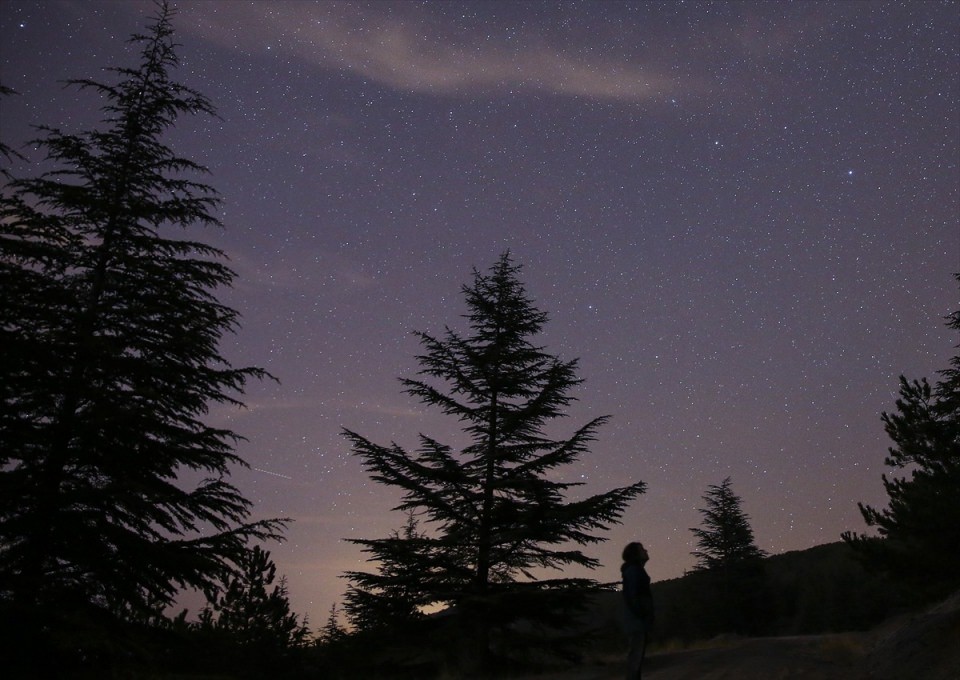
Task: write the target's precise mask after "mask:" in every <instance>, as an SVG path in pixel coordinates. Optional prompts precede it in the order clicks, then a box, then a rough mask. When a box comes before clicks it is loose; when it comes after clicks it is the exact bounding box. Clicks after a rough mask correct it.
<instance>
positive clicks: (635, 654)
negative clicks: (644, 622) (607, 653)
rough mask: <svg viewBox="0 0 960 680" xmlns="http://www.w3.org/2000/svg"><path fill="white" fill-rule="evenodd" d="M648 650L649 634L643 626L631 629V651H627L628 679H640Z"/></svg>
mask: <svg viewBox="0 0 960 680" xmlns="http://www.w3.org/2000/svg"><path fill="white" fill-rule="evenodd" d="M646 650H647V636H646V633H645V632H644V631H643V629H642V628H640V629H639V630H634V631H631V633H630V651H629V652H628V653H627V676H626V680H640V674H641V672H642V668H643V657H644V655H645V654H646Z"/></svg>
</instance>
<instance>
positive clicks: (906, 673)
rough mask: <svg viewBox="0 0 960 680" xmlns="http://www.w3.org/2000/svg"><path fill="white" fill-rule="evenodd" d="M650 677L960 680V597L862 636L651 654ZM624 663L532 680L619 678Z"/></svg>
mask: <svg viewBox="0 0 960 680" xmlns="http://www.w3.org/2000/svg"><path fill="white" fill-rule="evenodd" d="M643 677H644V679H645V680H788V679H796V680H894V679H898V680H899V679H903V678H907V679H910V680H960V593H957V594H956V595H954V596H953V597H952V598H950V599H949V600H947V601H946V602H944V603H942V604H941V605H938V606H937V607H934V608H931V609H930V610H928V611H926V612H923V613H921V614H916V615H912V616H907V617H903V618H901V619H898V620H894V621H890V622H888V623H886V624H884V625H883V626H880V627H879V628H877V629H875V630H873V631H869V632H865V633H840V634H835V635H811V636H800V637H782V638H753V639H739V640H737V639H734V640H729V639H728V640H717V641H714V642H712V643H707V644H706V645H704V646H701V647H699V648H695V649H688V650H681V651H662V652H654V653H651V654H649V655H648V656H647V662H646V663H645V664H644V673H643ZM621 678H623V660H622V659H621V658H610V659H603V660H602V661H600V662H597V663H594V664H592V665H588V666H581V667H579V668H576V669H570V670H567V671H563V672H556V673H552V674H543V675H536V676H531V677H530V678H529V680H620V679H621Z"/></svg>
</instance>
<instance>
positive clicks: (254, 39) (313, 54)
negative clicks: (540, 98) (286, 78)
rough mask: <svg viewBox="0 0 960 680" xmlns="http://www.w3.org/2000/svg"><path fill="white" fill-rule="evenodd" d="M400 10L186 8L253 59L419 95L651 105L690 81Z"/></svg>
mask: <svg viewBox="0 0 960 680" xmlns="http://www.w3.org/2000/svg"><path fill="white" fill-rule="evenodd" d="M384 7H390V5H381V4H372V5H361V4H356V3H349V4H341V3H333V2H322V3H307V2H252V3H248V2H226V3H216V2H203V3H196V4H193V5H190V6H189V7H188V8H186V9H185V11H184V13H183V15H182V17H181V23H182V26H183V28H185V29H187V30H191V31H194V32H196V33H197V34H199V35H201V36H203V37H205V38H207V39H210V40H213V41H215V42H217V43H219V44H221V45H223V46H225V47H229V48H231V49H239V50H242V51H245V52H267V51H271V52H275V53H277V54H281V53H282V54H286V55H288V56H295V57H296V58H298V59H302V60H304V61H306V62H309V63H312V64H314V65H316V66H318V67H321V68H328V69H343V70H347V71H350V72H352V73H355V74H357V75H359V76H361V77H364V78H368V79H370V80H373V81H376V82H379V83H381V84H384V85H387V86H390V87H393V88H397V89H401V90H407V91H414V92H429V93H435V94H447V95H469V94H474V93H476V92H478V91H493V90H514V91H516V90H521V91H522V90H529V91H542V92H549V93H553V94H561V95H568V96H580V97H587V98H595V99H609V100H628V101H641V100H649V99H654V98H662V97H666V96H669V95H670V94H671V93H675V92H677V91H678V90H679V89H680V88H681V87H689V86H690V83H689V82H688V83H681V82H680V79H679V78H678V77H677V76H676V75H675V74H674V73H671V72H670V71H669V70H668V69H666V68H665V67H663V66H662V65H661V64H654V63H652V62H650V63H640V62H639V61H635V60H629V59H626V58H620V59H618V58H611V57H609V56H598V55H597V54H595V53H592V52H590V51H588V50H584V49H575V50H572V49H570V48H565V47H560V46H557V45H552V44H549V43H548V42H545V41H544V40H543V39H540V38H537V37H536V36H533V35H529V36H523V35H520V36H517V39H516V40H514V41H510V44H507V42H508V41H504V40H498V39H496V36H488V37H485V38H478V37H477V35H476V33H475V32H474V33H470V34H468V33H467V32H465V31H462V30H459V31H458V30H457V29H456V27H454V26H452V25H444V24H443V23H441V22H438V21H437V20H436V19H437V18H436V17H435V16H433V15H431V16H429V17H428V16H426V15H424V14H418V13H416V12H414V11H405V12H403V13H402V14H403V16H398V15H396V14H394V13H390V12H384V11H382V9H383V8H384Z"/></svg>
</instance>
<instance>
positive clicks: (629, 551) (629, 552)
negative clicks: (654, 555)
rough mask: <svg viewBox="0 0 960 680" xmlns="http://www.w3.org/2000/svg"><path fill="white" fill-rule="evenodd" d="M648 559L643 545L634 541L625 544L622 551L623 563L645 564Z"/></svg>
mask: <svg viewBox="0 0 960 680" xmlns="http://www.w3.org/2000/svg"><path fill="white" fill-rule="evenodd" d="M649 559H650V555H649V554H647V549H646V548H644V547H643V543H639V542H637V541H634V542H633V543H627V546H626V547H625V548H624V549H623V561H624V562H637V563H639V564H646V562H647V560H649Z"/></svg>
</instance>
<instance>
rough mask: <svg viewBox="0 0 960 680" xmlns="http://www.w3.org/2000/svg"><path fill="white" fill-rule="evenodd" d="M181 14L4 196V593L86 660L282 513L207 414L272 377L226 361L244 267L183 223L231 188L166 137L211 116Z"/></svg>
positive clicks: (21, 629)
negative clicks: (259, 494)
mask: <svg viewBox="0 0 960 680" xmlns="http://www.w3.org/2000/svg"><path fill="white" fill-rule="evenodd" d="M171 17H172V11H171V10H170V8H169V7H168V6H167V4H166V3H165V2H161V3H158V5H157V13H156V16H155V17H154V19H153V20H152V23H151V24H150V26H149V30H148V31H147V32H146V34H143V35H140V34H138V35H135V36H134V37H133V38H132V39H131V41H132V42H133V43H134V44H136V45H137V46H138V47H139V49H140V60H139V63H138V64H137V65H136V66H134V67H131V68H113V69H110V72H111V73H112V74H113V75H114V76H115V80H114V82H110V83H107V82H100V81H96V80H89V79H82V80H74V81H70V84H71V85H73V86H75V87H79V88H80V89H87V90H92V91H93V92H95V93H97V94H98V95H100V96H101V97H102V99H103V101H104V105H103V108H102V111H103V118H102V122H101V124H100V126H99V127H98V128H96V129H92V130H89V131H86V132H80V133H68V132H64V131H61V130H59V129H56V128H51V127H41V128H39V131H40V134H41V137H40V138H39V139H38V140H36V141H35V144H36V145H38V146H39V147H41V148H43V149H45V150H46V153H47V162H48V164H49V165H52V166H53V169H50V170H48V171H46V172H44V173H43V174H41V175H40V176H38V177H35V178H28V179H12V180H10V181H9V183H8V184H7V186H6V188H5V190H4V192H3V194H2V200H0V345H2V347H3V354H4V356H3V360H2V361H0V603H2V606H3V607H4V608H5V609H7V610H9V612H10V617H11V618H10V620H16V621H18V623H17V627H16V629H17V630H16V633H17V635H27V634H28V633H29V632H30V631H32V632H33V633H36V634H40V633H41V632H43V634H49V636H50V639H51V640H59V641H60V642H61V643H62V644H63V648H64V649H68V650H73V651H71V652H70V653H74V654H76V656H77V658H82V659H86V660H89V659H91V658H94V657H96V656H97V654H95V653H94V652H93V651H91V650H90V649H84V648H83V644H81V643H80V642H79V640H81V639H83V640H86V641H88V642H89V641H90V640H92V639H94V638H95V637H96V636H95V635H94V634H93V633H91V632H90V631H91V630H95V629H96V627H97V626H98V625H101V623H102V622H107V623H103V625H109V621H116V620H124V619H127V620H143V619H144V618H147V617H149V616H151V614H152V613H155V612H156V611H157V609H158V608H163V607H165V606H167V605H169V604H171V603H172V602H173V600H174V597H175V596H176V594H177V592H178V591H179V590H180V589H181V588H184V587H194V588H198V589H201V590H204V591H215V590H216V589H217V588H218V587H220V586H221V585H222V584H223V583H224V582H226V581H227V580H228V579H229V578H230V577H231V576H233V575H235V574H236V565H237V564H239V563H241V562H242V561H243V559H244V558H245V554H246V551H247V547H246V546H247V543H248V541H250V540H252V539H257V540H261V539H269V538H277V537H279V533H280V531H281V530H282V527H283V524H284V522H283V521H281V520H261V521H250V517H249V516H250V508H251V504H250V502H249V501H248V500H247V499H246V498H244V497H243V495H242V494H241V493H240V491H239V490H238V489H236V488H235V487H234V486H233V485H232V484H230V483H229V482H228V481H227V479H228V477H229V474H230V468H231V466H234V465H240V466H243V465H245V463H244V461H243V460H242V459H241V458H240V457H239V456H238V455H237V454H236V453H235V452H234V447H235V444H236V442H237V441H238V440H239V439H241V437H240V436H239V435H238V434H236V433H235V432H233V431H231V430H228V429H224V428H218V427H212V426H210V425H207V424H205V423H204V422H203V418H204V417H205V415H206V414H207V412H208V410H209V408H210V407H211V406H212V405H218V404H222V405H234V406H241V405H242V404H241V402H240V401H239V395H240V394H242V391H243V387H244V385H245V383H246V381H247V380H249V379H259V378H262V377H264V376H265V375H266V374H265V373H264V371H263V370H262V369H259V368H249V367H248V368H235V367H233V366H231V365H230V364H229V362H228V361H227V359H226V358H225V357H224V356H222V355H221V354H220V351H219V349H218V344H219V341H220V340H221V338H222V337H223V335H224V334H226V333H230V332H233V331H234V330H235V329H236V327H237V313H236V312H235V311H234V310H232V309H230V308H228V307H226V306H224V305H222V304H220V303H218V302H217V300H216V298H215V297H214V293H215V291H216V289H218V288H220V287H224V286H229V285H230V284H231V281H232V279H233V276H234V274H233V272H232V271H231V270H230V269H229V268H228V267H227V266H226V265H224V264H223V262H222V260H223V259H224V255H223V253H222V252H221V251H220V250H218V249H216V248H213V247H211V246H208V245H206V244H204V243H202V242H200V241H197V240H188V239H185V238H183V237H182V236H181V234H180V232H182V231H184V230H186V229H188V228H189V229H195V228H198V227H214V226H218V225H219V223H218V221H217V218H216V217H215V215H214V212H213V211H214V209H215V208H216V205H217V203H218V198H217V195H216V192H215V191H214V190H213V189H212V188H211V187H209V186H208V185H206V184H203V183H200V182H197V181H195V180H194V179H191V176H196V175H197V174H199V173H203V172H205V169H204V168H203V167H202V166H201V165H199V164H197V163H195V162H193V161H191V160H188V159H185V158H182V157H180V156H178V155H176V154H175V153H174V152H173V151H172V150H171V149H170V148H168V147H167V146H166V145H165V144H164V141H163V139H164V135H165V133H166V132H167V131H168V130H169V129H170V128H171V127H172V126H173V125H174V124H175V123H176V121H177V120H178V118H179V117H180V116H181V115H182V114H194V113H201V114H214V110H213V107H212V105H211V104H210V102H209V101H208V100H207V99H206V98H205V97H204V96H203V95H202V94H200V93H198V92H195V91H194V90H191V89H190V88H187V87H185V86H183V85H180V84H178V83H176V82H175V81H173V80H172V79H171V72H172V71H173V69H175V68H176V66H177V57H176V53H175V45H174V42H173V27H172V24H171ZM183 472H190V473H191V478H192V477H193V476H194V475H195V476H197V477H200V476H203V478H202V479H201V480H200V481H199V482H197V483H195V484H193V485H191V484H188V483H187V482H185V481H184V480H183V478H182V477H181V473H183ZM97 622H101V623H97ZM34 623H35V624H36V626H35V627H32V626H33V624H34ZM58 626H60V627H62V628H63V630H60V631H59V632H58ZM111 630H112V631H113V630H114V629H111ZM113 636H114V632H110V633H106V634H105V637H106V638H109V639H107V640H106V641H105V642H104V640H101V642H103V643H104V645H105V648H107V649H108V650H112V649H114V648H115V647H117V645H118V644H119V643H118V642H117V639H118V638H117V639H115V638H114V637H113ZM90 644H94V646H95V643H90ZM48 651H49V650H48ZM104 653H107V652H104ZM110 653H112V652H110Z"/></svg>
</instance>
